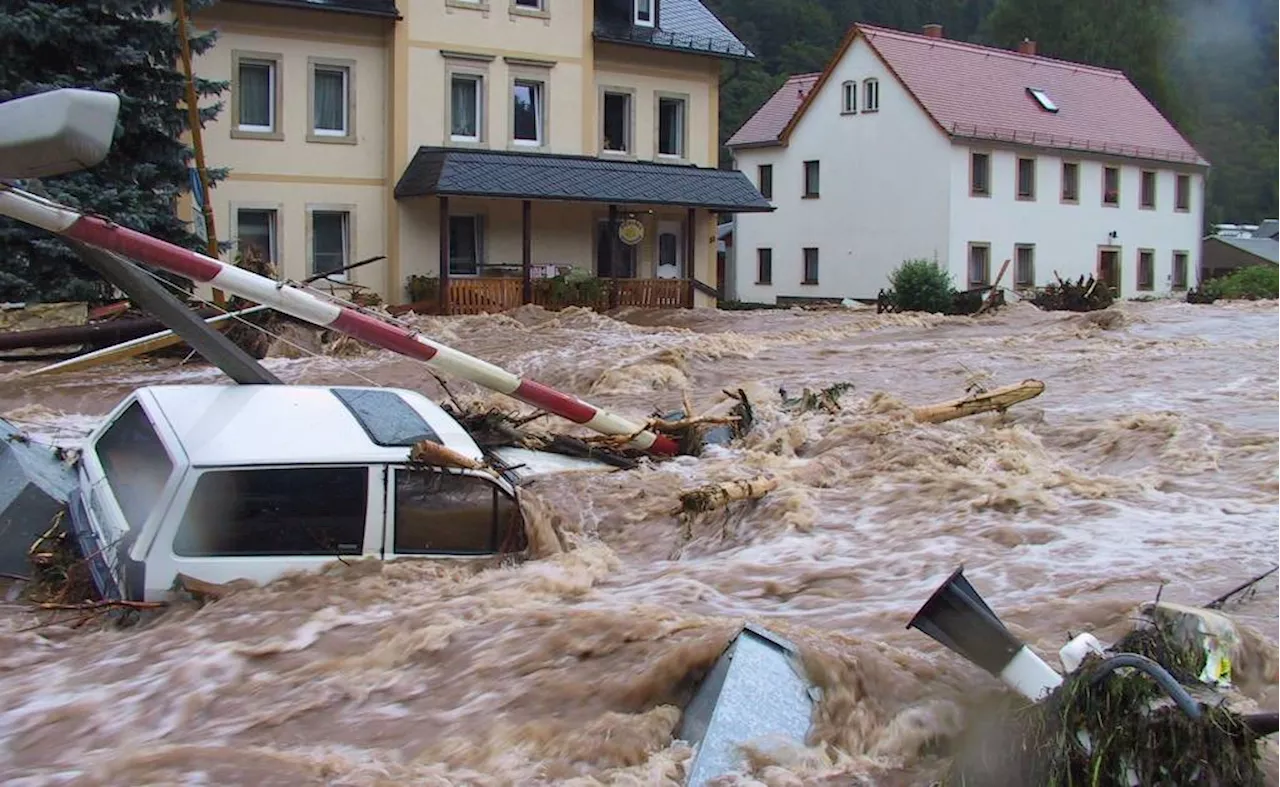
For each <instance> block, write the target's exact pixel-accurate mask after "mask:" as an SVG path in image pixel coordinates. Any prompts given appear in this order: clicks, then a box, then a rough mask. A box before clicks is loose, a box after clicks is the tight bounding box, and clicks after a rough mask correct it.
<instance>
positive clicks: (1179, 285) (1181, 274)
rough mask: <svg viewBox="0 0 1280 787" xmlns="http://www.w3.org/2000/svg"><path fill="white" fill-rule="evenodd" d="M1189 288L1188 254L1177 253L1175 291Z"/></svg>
mask: <svg viewBox="0 0 1280 787" xmlns="http://www.w3.org/2000/svg"><path fill="white" fill-rule="evenodd" d="M1186 288H1187V253H1186V252H1185V251H1175V252H1174V253H1173V289H1175V290H1185V289H1186Z"/></svg>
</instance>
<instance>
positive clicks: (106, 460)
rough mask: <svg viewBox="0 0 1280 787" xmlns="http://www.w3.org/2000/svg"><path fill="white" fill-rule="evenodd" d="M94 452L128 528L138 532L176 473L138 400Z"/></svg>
mask: <svg viewBox="0 0 1280 787" xmlns="http://www.w3.org/2000/svg"><path fill="white" fill-rule="evenodd" d="M93 450H94V452H95V453H96V454H97V455H98V461H99V462H101V463H102V471H103V473H105V474H106V476H107V484H108V485H109V486H110V487H111V493H112V494H113V495H115V498H116V502H117V503H119V504H120V511H121V512H122V513H123V514H124V518H125V521H126V522H128V523H129V529H130V530H134V531H137V530H138V529H139V528H141V527H142V525H143V523H144V522H146V520H147V516H148V515H150V514H151V509H152V508H154V507H155V504H156V502H157V501H158V500H159V499H160V492H161V490H163V489H164V482H165V481H167V480H168V479H169V476H170V474H172V473H173V462H172V460H170V459H169V455H168V454H167V453H165V450H164V444H163V443H161V442H160V435H158V434H156V429H155V427H154V426H153V425H152V424H151V420H150V419H148V418H147V414H146V412H145V411H144V410H143V409H142V405H141V404H139V403H138V402H136V401H135V402H133V403H132V404H130V405H129V406H128V407H126V408H125V409H124V412H122V413H121V414H120V417H119V418H117V419H116V420H115V422H114V423H112V424H111V426H109V427H107V430H106V431H105V432H103V433H102V437H101V438H99V439H98V442H97V444H96V445H95V446H94V449H93Z"/></svg>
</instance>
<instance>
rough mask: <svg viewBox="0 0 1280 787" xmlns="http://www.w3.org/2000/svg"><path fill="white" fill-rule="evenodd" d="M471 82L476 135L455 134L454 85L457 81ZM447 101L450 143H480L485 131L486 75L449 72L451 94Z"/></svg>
mask: <svg viewBox="0 0 1280 787" xmlns="http://www.w3.org/2000/svg"><path fill="white" fill-rule="evenodd" d="M459 80H460V81H464V82H470V83H471V84H472V86H473V87H474V89H475V105H476V106H475V109H476V133H475V135H474V136H468V135H467V134H455V133H454V132H453V120H454V118H453V83H454V82H455V81H459ZM446 101H447V102H448V105H449V141H451V142H473V143H478V142H480V140H481V139H482V138H483V136H484V134H483V129H484V75H483V74H475V73H471V72H469V71H451V72H449V93H448V97H447V98H446Z"/></svg>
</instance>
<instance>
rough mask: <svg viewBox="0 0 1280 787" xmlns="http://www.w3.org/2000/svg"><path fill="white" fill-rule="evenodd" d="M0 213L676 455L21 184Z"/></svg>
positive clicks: (606, 416) (338, 309)
mask: <svg viewBox="0 0 1280 787" xmlns="http://www.w3.org/2000/svg"><path fill="white" fill-rule="evenodd" d="M0 216H9V217H11V218H15V219H18V220H19V221H22V222H26V223H27V224H32V225H34V226H37V227H40V228H42V229H46V230H48V231H50V232H53V233H56V234H58V235H61V236H63V237H67V238H71V239H73V240H78V241H82V242H84V243H87V244H89V245H90V246H94V247H96V248H99V249H104V250H107V251H113V252H116V253H117V254H121V255H123V256H125V257H129V258H132V259H135V260H137V261H139V262H143V263H146V264H148V265H154V266H155V267H157V268H163V269H164V270H167V271H171V272H173V273H177V274H179V275H181V276H185V277H187V278H189V279H191V280H193V281H196V282H200V283H203V284H210V285H214V286H217V287H221V288H222V289H224V290H226V291H227V292H229V293H231V294H232V295H237V296H239V297H241V298H245V299H247V300H250V301H253V302H254V303H261V304H264V305H267V306H270V307H271V308H273V309H275V310H276V311H278V312H282V313H284V314H288V315H290V316H291V317H296V318H298V319H300V320H305V321H307V322H309V323H311V324H312V325H319V326H321V327H324V328H331V329H333V330H335V331H341V332H342V333H345V334H347V335H349V336H354V337H355V338H357V339H360V340H361V341H365V342H368V343H369V344H372V345H374V346H375V347H381V348H383V349H387V350H391V351H392V352H396V353H399V354H401V355H406V356H408V357H410V358H416V359H418V360H420V361H422V362H423V363H425V364H426V365H427V366H428V367H430V368H432V369H434V370H436V371H439V372H442V373H444V374H452V375H457V376H458V377H461V378H462V379H464V380H470V381H471V382H473V383H475V384H476V385H479V386H481V387H484V388H487V389H489V390H491V391H495V392H497V393H500V394H504V395H506V396H510V397H512V398H514V399H518V400H519V401H521V402H525V403H526V404H531V405H533V406H534V407H537V408H539V409H542V410H545V411H547V412H548V413H551V414H552V415H558V416H560V417H561V418H565V419H567V420H569V421H572V422H574V423H577V424H581V425H583V426H585V427H586V428H588V429H591V430H593V431H595V432H599V433H600V434H606V435H614V436H624V437H628V438H630V444H631V445H632V446H634V447H635V448H639V449H641V450H646V451H650V452H652V453H656V454H675V453H678V452H679V446H678V445H677V443H676V441H675V440H673V439H671V437H669V436H668V435H664V434H659V433H657V432H655V431H653V430H652V429H651V428H649V427H648V426H647V425H646V424H644V423H637V422H635V421H632V420H630V419H628V418H622V417H621V416H618V415H615V414H614V413H611V412H609V411H608V410H603V409H601V408H598V407H596V406H595V405H592V404H588V403H587V402H584V401H582V400H581V399H579V398H577V397H576V396H570V395H568V394H564V393H561V392H560V391H557V390H555V389H554V388H550V387H548V386H545V385H543V384H541V383H539V382H536V381H534V380H525V379H521V378H520V377H517V376H516V375H514V374H512V373H511V372H508V371H507V370H505V369H501V368H499V367H497V366H494V365H493V364H491V363H488V362H487V361H482V360H480V359H479V358H475V357H473V356H470V355H467V354H466V353H463V352H459V351H458V350H455V349H453V348H452V347H448V346H446V345H443V344H440V343H438V342H434V341H432V340H430V339H428V338H426V337H425V336H422V335H421V334H419V333H417V332H415V331H413V330H411V329H409V328H402V327H400V326H399V325H393V324H391V323H389V322H385V321H383V320H381V319H378V318H377V317H375V316H372V315H369V314H365V313H363V312H361V311H359V310H358V309H352V308H348V307H345V306H342V305H340V304H337V303H334V302H333V301H330V300H326V299H323V298H319V297H316V296H315V295H312V294H311V293H309V292H307V291H306V290H302V289H299V288H297V287H293V286H291V285H289V284H285V283H284V282H278V281H276V280H274V279H269V278H267V277H266V276H259V275H258V274H256V273H253V272H251V271H247V270H245V269H244V268H239V267H237V266H235V265H229V264H227V263H225V262H223V261H221V260H217V259H214V258H212V257H207V256H205V255H203V254H200V253H199V252H195V251H191V250H190V249H184V248H182V247H180V246H175V245H174V244H172V243H168V242H167V241H163V240H160V239H159V238H153V237H151V236H150V235H146V234H143V233H141V232H138V231H136V230H131V229H129V228H128V227H121V226H120V225H118V224H114V223H112V222H110V221H107V220H106V219H101V218H98V217H97V216H86V215H83V214H80V213H77V212H76V211H74V210H72V209H71V208H68V207H67V206H65V205H59V204H58V203H56V202H51V201H49V200H46V199H43V198H41V197H37V196H35V195H34V194H30V193H28V192H25V191H22V190H21V189H15V188H12V187H8V186H5V185H3V184H0Z"/></svg>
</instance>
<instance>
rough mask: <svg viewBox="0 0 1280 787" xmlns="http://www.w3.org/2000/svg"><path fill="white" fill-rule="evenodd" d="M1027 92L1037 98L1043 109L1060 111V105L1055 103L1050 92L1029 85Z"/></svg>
mask: <svg viewBox="0 0 1280 787" xmlns="http://www.w3.org/2000/svg"><path fill="white" fill-rule="evenodd" d="M1027 92H1028V93H1030V94H1031V97H1032V98H1034V99H1035V100H1036V103H1037V104H1039V105H1040V108H1041V109H1043V110H1044V111H1045V112H1057V111H1058V105H1057V104H1055V103H1053V99H1051V98H1049V94H1048V93H1046V92H1044V91H1043V90H1041V89H1040V88H1038V87H1029V88H1027Z"/></svg>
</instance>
